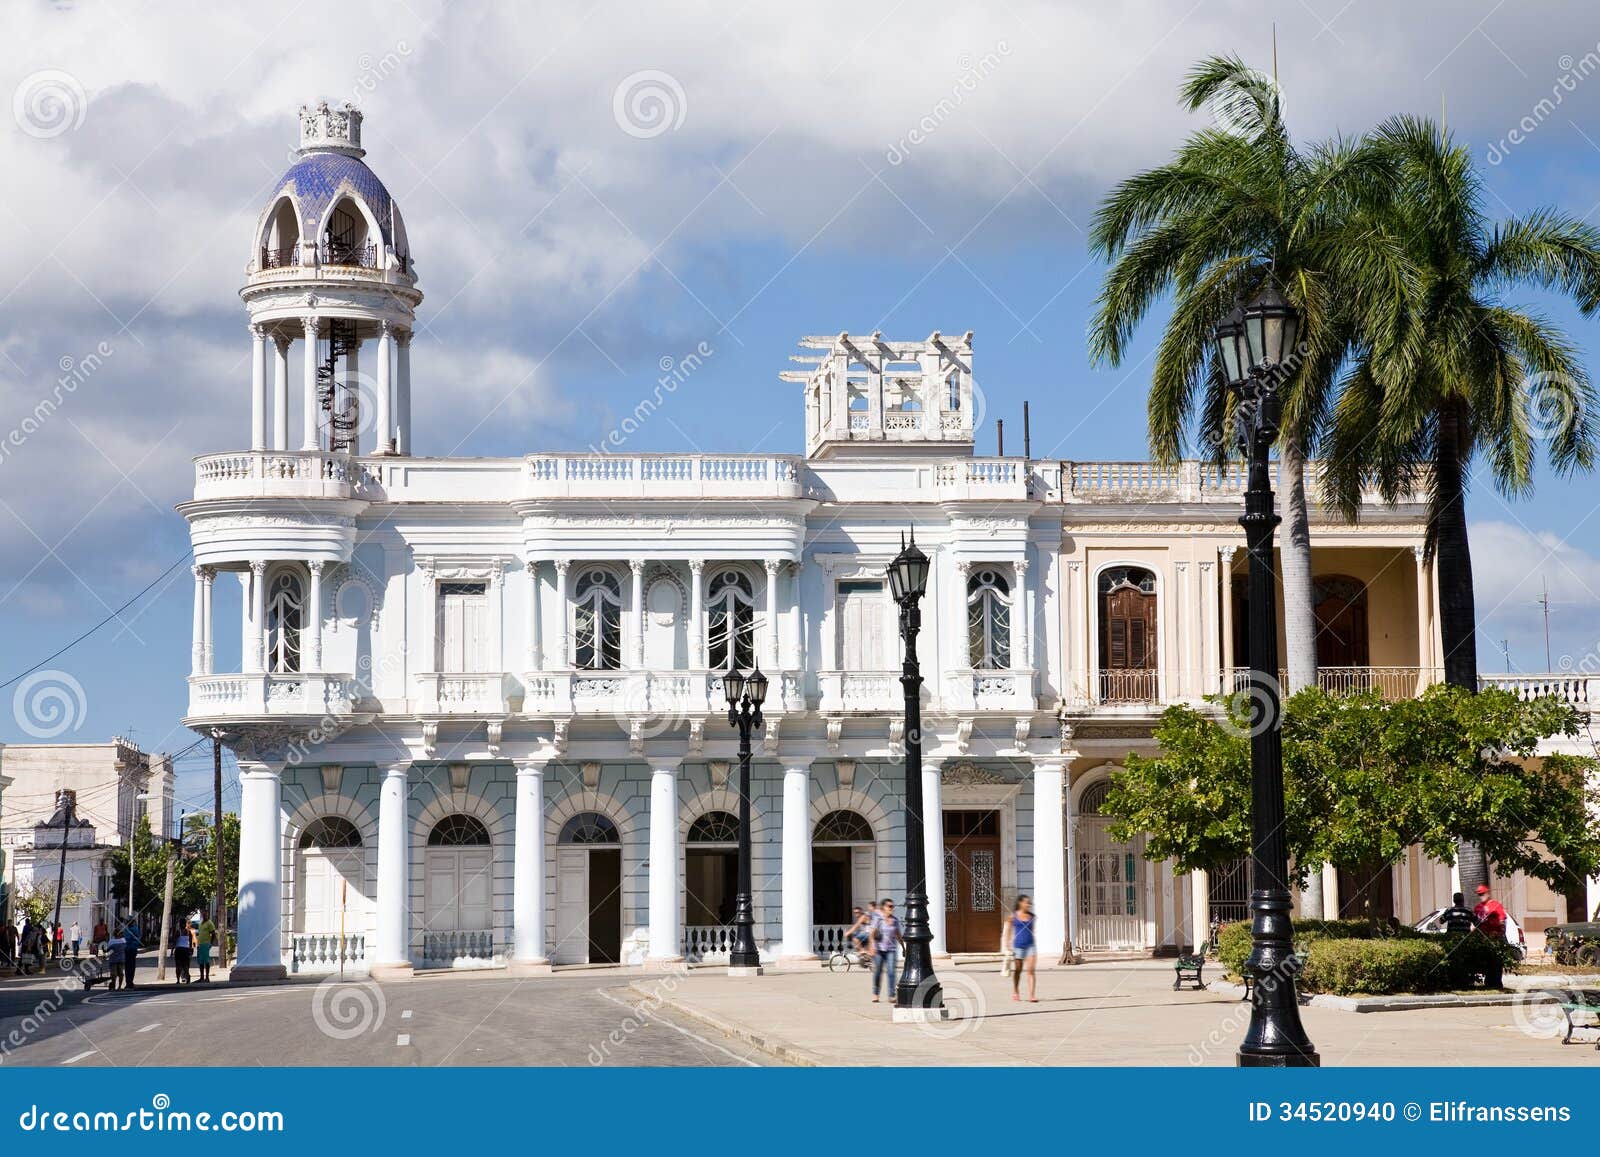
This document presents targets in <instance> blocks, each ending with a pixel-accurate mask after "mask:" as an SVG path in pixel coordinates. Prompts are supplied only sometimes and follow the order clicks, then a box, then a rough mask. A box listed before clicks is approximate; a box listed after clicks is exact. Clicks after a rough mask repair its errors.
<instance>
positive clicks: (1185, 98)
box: [1089, 57, 1406, 915]
mask: <svg viewBox="0 0 1600 1157" xmlns="http://www.w3.org/2000/svg"><path fill="white" fill-rule="evenodd" d="M1181 99H1182V103H1183V104H1185V105H1186V106H1187V107H1188V108H1189V109H1190V110H1191V111H1195V110H1199V109H1201V108H1205V107H1210V108H1211V109H1212V110H1213V111H1214V112H1215V111H1218V110H1220V111H1221V113H1222V114H1223V115H1221V116H1219V117H1218V118H1217V119H1218V120H1219V121H1222V122H1224V123H1225V124H1226V125H1227V126H1228V127H1227V128H1226V129H1221V128H1214V129H1207V130H1203V131H1201V132H1198V133H1196V134H1194V135H1193V136H1191V137H1190V138H1189V139H1188V140H1187V141H1186V142H1185V143H1184V144H1183V146H1182V147H1181V148H1180V149H1179V150H1178V152H1177V154H1176V156H1175V157H1174V158H1173V159H1172V160H1171V161H1170V162H1168V163H1167V164H1164V165H1161V166H1158V167H1157V168H1154V169H1150V170H1147V171H1145V172H1142V173H1138V174H1136V175H1135V176H1133V177H1130V178H1129V179H1127V180H1125V181H1123V182H1122V183H1121V184H1119V185H1118V186H1117V187H1116V188H1115V189H1113V190H1112V191H1111V192H1110V193H1109V194H1108V195H1107V196H1106V198H1105V199H1104V200H1103V201H1102V202H1101V204H1100V206H1099V208H1098V210H1097V211H1096V213H1095V219H1094V225H1093V229H1092V231H1091V233H1090V245H1091V249H1092V251H1094V252H1096V253H1098V254H1099V255H1101V256H1103V257H1104V258H1106V259H1107V261H1108V262H1110V263H1111V267H1110V269H1109V270H1108V271H1107V273H1106V278H1105V283H1104V285H1103V286H1102V288H1101V292H1100V296H1099V299H1098V306H1097V310H1096V314H1095V317H1094V319H1093V321H1092V322H1091V325H1090V334H1089V345H1090V353H1091V356H1092V357H1093V358H1094V359H1095V360H1097V361H1104V362H1108V363H1109V364H1111V365H1117V364H1120V363H1121V362H1122V360H1123V358H1124V357H1125V356H1126V354H1127V350H1128V345H1129V342H1130V340H1131V338H1132V335H1133V331H1134V330H1135V329H1136V328H1137V326H1138V324H1139V322H1140V321H1142V320H1143V319H1144V317H1145V315H1146V314H1147V313H1148V312H1149V311H1150V309H1151V308H1152V307H1153V306H1154V305H1155V304H1156V303H1157V302H1158V301H1160V300H1161V299H1163V298H1164V297H1165V296H1167V295H1168V294H1170V295H1171V297H1172V312H1171V316H1170V317H1169V318H1168V320H1167V323H1166V329H1165V332H1164V333H1163V335H1162V338H1161V342H1160V345H1159V347H1158V348H1157V351H1156V355H1155V366H1154V369H1153V372H1152V376H1151V387H1150V397H1149V403H1148V418H1149V430H1150V444H1151V449H1152V451H1153V453H1154V454H1155V456H1156V457H1157V459H1159V460H1161V461H1164V462H1173V461H1176V460H1177V459H1178V458H1180V457H1181V456H1182V454H1183V452H1184V446H1185V436H1184V435H1185V429H1186V427H1188V426H1189V425H1191V424H1194V425H1196V426H1197V427H1198V434H1199V440H1200V442H1201V444H1202V445H1203V446H1204V447H1206V452H1207V456H1208V457H1212V458H1215V459H1217V460H1221V459H1223V458H1225V457H1226V456H1227V454H1228V451H1229V448H1230V439H1229V437H1228V432H1229V429H1230V426H1231V424H1232V423H1231V414H1232V400H1231V399H1230V397H1229V394H1228V391H1227V388H1226V382H1225V379H1224V375H1223V373H1222V370H1221V367H1220V366H1219V365H1218V364H1217V360H1216V358H1215V357H1214V356H1213V354H1212V349H1211V340H1210V335H1211V329H1212V327H1213V326H1214V325H1215V324H1216V323H1217V322H1218V321H1220V320H1221V319H1222V318H1223V317H1225V316H1226V315H1227V314H1228V312H1229V311H1230V310H1231V309H1232V308H1233V307H1234V306H1235V305H1236V304H1237V303H1239V302H1240V301H1242V300H1244V299H1246V298H1248V297H1250V296H1251V295H1253V294H1254V293H1255V292H1256V291H1257V290H1258V289H1260V288H1261V287H1262V286H1263V285H1265V284H1266V283H1267V282H1268V281H1269V280H1271V281H1273V282H1275V283H1276V284H1277V286H1278V288H1279V290H1280V291H1281V292H1282V293H1283V294H1284V296H1285V297H1287V298H1288V299H1289V301H1290V302H1291V303H1293V304H1294V305H1295V306H1296V308H1298V309H1299V310H1300V312H1301V315H1302V319H1303V320H1302V324H1301V327H1300V334H1301V348H1300V350H1299V351H1298V352H1299V354H1300V358H1299V360H1298V365H1297V366H1296V367H1295V369H1294V372H1293V373H1292V375H1291V376H1290V377H1289V378H1288V379H1287V380H1286V381H1284V382H1283V384H1282V387H1281V388H1282V392H1283V397H1284V414H1283V426H1282V434H1281V436H1280V439H1279V445H1278V455H1279V465H1280V479H1281V483H1280V485H1281V487H1282V489H1283V508H1284V511H1285V514H1286V523H1287V525H1286V527H1285V533H1284V538H1283V548H1282V556H1281V557H1282V567H1283V576H1282V577H1283V589H1284V626H1285V636H1286V638H1287V641H1288V655H1287V658H1288V668H1289V690H1291V691H1292V690H1297V689H1299V688H1301V687H1305V686H1310V685H1312V684H1314V683H1315V682H1316V616H1315V612H1314V610H1313V605H1312V580H1311V535H1310V518H1309V511H1308V507H1307V501H1306V487H1305V474H1306V458H1307V456H1308V453H1309V449H1310V447H1311V446H1312V445H1313V444H1314V442H1315V440H1316V438H1317V435H1318V433H1319V431H1320V428H1321V426H1322V425H1323V424H1324V421H1325V419H1326V418H1327V416H1328V414H1329V412H1330V407H1331V403H1332V399H1333V396H1334V394H1333V391H1334V387H1335V384H1336V381H1337V378H1338V374H1339V370H1340V367H1341V366H1342V365H1343V364H1344V362H1345V360H1346V357H1347V355H1348V353H1349V351H1350V350H1351V348H1352V344H1353V342H1354V340H1355V337H1356V335H1357V334H1358V333H1360V332H1362V328H1363V324H1366V325H1376V324H1377V323H1378V322H1381V320H1382V318H1381V317H1378V318H1373V319H1370V320H1367V319H1364V318H1363V306H1364V304H1365V302H1367V301H1368V300H1371V299H1374V298H1376V299H1377V300H1379V301H1390V300H1393V299H1394V298H1395V297H1397V296H1400V295H1401V294H1402V292H1403V288H1404V286H1405V284H1406V267H1405V264H1404V260H1403V256H1402V255H1401V254H1400V252H1399V251H1398V248H1397V247H1396V246H1395V245H1394V244H1393V243H1392V241H1391V239H1389V238H1388V237H1387V234H1386V232H1385V230H1384V229H1383V227H1382V223H1381V222H1374V221H1372V220H1370V219H1368V218H1367V217H1366V216H1365V215H1364V212H1363V207H1364V206H1366V205H1368V204H1369V203H1371V202H1372V201H1373V200H1374V199H1375V198H1376V197H1377V196H1378V190H1377V189H1376V188H1375V187H1373V186H1374V185H1375V182H1376V180H1378V179H1379V178H1381V176H1382V173H1381V169H1380V167H1379V166H1378V165H1377V164H1376V163H1375V161H1376V158H1374V157H1373V156H1372V155H1371V154H1369V153H1367V152H1365V151H1363V150H1362V149H1360V148H1358V147H1357V146H1355V145H1353V144H1351V143H1348V142H1345V141H1342V140H1336V141H1332V142H1328V143H1324V144H1318V145H1313V146H1311V147H1309V148H1298V147H1296V145H1295V144H1294V142H1293V141H1292V140H1291V139H1290V136H1289V133H1288V129H1287V127H1286V126H1285V124H1284V121H1283V117H1282V109H1281V106H1280V102H1279V97H1278V90H1277V86H1276V84H1275V83H1273V82H1272V81H1271V80H1269V79H1267V78H1265V77H1264V76H1263V75H1262V74H1261V73H1259V72H1257V71H1255V70H1253V69H1251V68H1249V67H1248V66H1247V65H1245V63H1244V62H1243V61H1242V60H1240V59H1239V58H1238V57H1211V58H1208V59H1206V60H1203V61H1201V62H1200V63H1199V64H1198V65H1196V66H1195V68H1194V69H1193V71H1191V73H1190V74H1189V76H1188V78H1187V79H1186V81H1185V83H1184V85H1183V88H1182V92H1181ZM1302 899H1303V908H1304V910H1305V911H1306V912H1307V913H1308V914H1315V915H1320V914H1321V888H1320V879H1319V878H1317V877H1316V876H1315V873H1313V879H1312V881H1311V882H1310V886H1309V887H1308V888H1307V890H1306V893H1305V894H1304V895H1303V897H1302Z"/></svg>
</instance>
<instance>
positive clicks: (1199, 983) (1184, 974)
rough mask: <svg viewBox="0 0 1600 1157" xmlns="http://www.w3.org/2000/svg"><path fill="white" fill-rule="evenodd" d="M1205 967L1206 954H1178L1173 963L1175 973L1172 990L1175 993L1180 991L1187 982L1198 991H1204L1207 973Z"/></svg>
mask: <svg viewBox="0 0 1600 1157" xmlns="http://www.w3.org/2000/svg"><path fill="white" fill-rule="evenodd" d="M1205 967H1206V955H1205V953H1204V952H1180V953H1178V957H1177V959H1176V960H1174V961H1173V962H1172V970H1173V973H1174V975H1173V978H1172V990H1173V991H1174V992H1176V991H1178V989H1180V988H1182V987H1183V985H1184V983H1185V982H1190V983H1192V984H1193V985H1194V986H1195V988H1196V989H1203V988H1204V987H1205V986H1206V982H1205V977H1204V975H1203V974H1204V972H1205Z"/></svg>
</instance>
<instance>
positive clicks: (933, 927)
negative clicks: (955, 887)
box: [922, 759, 1000, 957]
mask: <svg viewBox="0 0 1600 1157" xmlns="http://www.w3.org/2000/svg"><path fill="white" fill-rule="evenodd" d="M942 770H943V769H942V767H941V766H940V763H939V761H938V760H936V759H930V760H928V761H926V762H925V763H923V765H922V852H923V856H922V862H923V866H924V868H925V870H926V871H927V874H928V931H930V932H932V933H933V943H932V944H931V945H929V951H931V952H932V953H933V954H934V955H935V956H938V957H946V956H948V955H949V953H948V952H946V951H945V946H944V804H943V802H942V795H943V790H944V783H943V779H942V777H941V772H942ZM996 870H997V871H998V868H997V869H996ZM999 883H1000V881H999V880H996V881H995V885H996V886H997V887H998V886H999ZM996 947H998V945H997V946H996Z"/></svg>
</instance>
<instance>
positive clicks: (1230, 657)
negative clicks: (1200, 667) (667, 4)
mask: <svg viewBox="0 0 1600 1157" xmlns="http://www.w3.org/2000/svg"><path fill="white" fill-rule="evenodd" d="M1235 549H1236V548H1235V547H1231V546H1220V547H1218V548H1217V557H1218V558H1220V559H1221V560H1222V561H1221V563H1220V565H1219V566H1218V567H1217V577H1218V579H1220V580H1221V583H1222V672H1223V674H1222V693H1223V694H1224V695H1231V694H1233V681H1232V680H1233V665H1234V660H1235V656H1234V653H1233V552H1234V550H1235Z"/></svg>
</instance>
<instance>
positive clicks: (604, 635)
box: [573, 569, 622, 671]
mask: <svg viewBox="0 0 1600 1157" xmlns="http://www.w3.org/2000/svg"><path fill="white" fill-rule="evenodd" d="M573 639H574V642H575V644H576V646H575V648H574V658H575V660H576V662H577V665H578V666H579V667H582V668H586V669H588V670H592V671H615V670H618V669H619V668H620V667H621V666H622V583H621V580H619V579H618V578H617V576H616V575H614V574H612V573H611V572H610V571H608V570H600V569H595V570H589V571H585V572H584V573H583V574H582V575H580V576H579V577H578V582H577V585H576V587H575V588H574V605H573Z"/></svg>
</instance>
